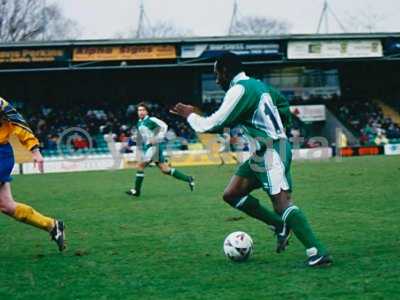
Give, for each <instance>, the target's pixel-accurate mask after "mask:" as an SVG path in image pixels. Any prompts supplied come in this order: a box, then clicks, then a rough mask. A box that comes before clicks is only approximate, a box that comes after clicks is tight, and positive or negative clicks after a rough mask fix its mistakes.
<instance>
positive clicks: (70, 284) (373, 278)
mask: <svg viewBox="0 0 400 300" xmlns="http://www.w3.org/2000/svg"><path fill="white" fill-rule="evenodd" d="M234 169H235V167H234V166H223V167H197V168H184V169H183V170H184V171H185V172H187V173H189V174H193V175H194V176H195V177H196V179H197V190H196V191H195V192H194V193H190V192H189V191H188V187H187V186H186V184H184V183H182V182H179V181H176V180H174V179H172V178H169V177H165V176H164V175H162V174H161V173H160V172H159V171H158V170H157V169H155V168H151V169H149V170H147V171H146V177H145V182H144V191H143V196H142V197H141V198H140V199H138V200H135V199H132V198H130V197H129V196H127V195H125V194H124V191H125V190H126V189H127V188H128V187H129V186H130V185H131V181H132V178H133V174H134V172H133V171H132V170H124V171H104V172H86V173H66V174H47V175H42V176H36V175H35V176H33V175H25V176H16V177H15V179H14V181H13V191H14V196H15V198H16V199H18V200H20V201H21V202H26V203H29V204H31V205H32V206H33V207H35V208H36V209H37V210H39V211H41V212H43V213H45V214H49V215H53V216H57V217H59V218H62V219H63V220H64V221H65V222H66V225H67V230H68V231H67V239H68V250H67V251H66V252H65V253H63V254H59V253H58V252H57V250H56V246H55V244H53V243H50V242H49V238H48V236H47V234H46V233H44V232H41V231H38V230H36V229H33V228H31V227H29V226H26V225H23V224H20V223H17V222H15V221H13V220H12V219H10V218H8V217H6V216H2V217H1V218H0V232H1V246H0V258H1V259H0V299H30V300H31V299H185V300H186V299H201V300H204V299H241V300H243V299H399V298H400V296H399V294H398V293H399V288H400V279H399V278H400V260H399V253H400V234H399V229H400V226H399V222H400V199H399V195H400V180H399V178H400V157H364V158H352V159H343V161H341V162H337V161H335V160H331V161H329V162H296V163H294V165H293V177H294V183H295V192H294V198H295V201H296V203H297V204H298V205H299V206H300V207H301V208H303V210H304V211H305V212H306V214H307V215H308V217H309V220H310V221H311V223H312V225H313V227H314V229H315V231H316V232H317V234H318V236H319V237H320V238H321V239H322V240H323V241H324V242H325V243H326V245H327V246H328V248H329V249H330V252H331V254H332V256H333V258H334V265H333V266H332V267H330V268H325V269H309V268H307V267H305V266H304V260H305V253H304V249H303V248H302V246H301V245H300V243H299V242H298V241H297V240H296V239H295V238H292V240H291V244H290V246H289V248H288V249H287V251H286V252H284V253H283V254H276V253H275V252H274V248H275V239H274V237H273V236H272V233H270V231H268V230H267V229H266V226H264V225H263V224H262V223H259V222H257V221H255V220H252V219H250V218H248V217H246V216H245V215H244V214H242V213H240V212H238V211H235V210H234V209H232V208H230V207H229V206H228V205H226V204H225V203H224V202H223V201H222V200H221V195H222V192H223V190H224V187H225V185H226V183H227V182H228V180H229V178H230V176H231V175H232V173H233V172H234ZM255 194H256V195H257V196H258V197H259V198H262V199H264V200H265V203H268V205H270V203H269V199H267V197H266V196H265V195H264V194H263V193H262V192H259V191H258V192H256V193H255ZM238 217H243V218H238ZM236 230H243V231H245V232H247V233H249V234H250V235H251V237H252V238H253V240H254V243H255V249H254V255H253V256H252V257H251V259H250V260H249V261H248V262H246V263H233V262H230V261H228V260H227V259H226V258H225V257H224V255H223V252H222V243H223V240H224V237H225V236H226V235H227V234H228V233H230V232H232V231H236Z"/></svg>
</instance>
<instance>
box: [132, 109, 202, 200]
mask: <svg viewBox="0 0 400 300" xmlns="http://www.w3.org/2000/svg"><path fill="white" fill-rule="evenodd" d="M137 113H138V117H139V121H138V123H137V125H136V127H137V130H138V138H137V141H136V146H137V147H136V149H137V153H138V154H139V156H138V163H137V171H136V179H135V187H134V188H132V189H130V190H129V191H127V192H126V193H127V194H128V195H131V196H135V197H138V196H140V194H141V190H142V185H143V180H144V169H145V168H146V167H147V166H148V165H149V164H150V163H151V162H155V163H156V164H157V166H158V168H159V169H160V170H161V172H162V173H163V174H165V175H170V176H172V177H174V178H176V179H178V180H182V181H185V182H187V183H188V185H189V188H190V190H191V191H193V189H194V179H193V177H192V176H188V175H186V174H184V173H183V172H181V171H179V170H177V169H175V168H170V166H169V165H168V163H167V160H166V158H165V156H164V149H165V142H164V140H165V135H166V133H167V130H168V125H167V124H166V123H165V122H164V121H162V120H160V119H158V118H156V117H151V116H150V115H149V113H150V108H149V107H148V105H147V104H146V103H143V102H142V103H139V104H138V106H137Z"/></svg>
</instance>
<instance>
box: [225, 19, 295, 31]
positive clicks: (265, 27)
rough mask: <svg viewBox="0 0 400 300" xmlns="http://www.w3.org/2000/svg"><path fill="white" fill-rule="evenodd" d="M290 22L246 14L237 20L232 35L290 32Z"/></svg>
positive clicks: (233, 25)
mask: <svg viewBox="0 0 400 300" xmlns="http://www.w3.org/2000/svg"><path fill="white" fill-rule="evenodd" d="M289 29H290V24H289V23H288V22H286V21H284V20H278V19H274V18H267V17H257V16H245V17H241V18H240V19H237V20H235V22H233V24H232V28H231V29H230V34H231V35H273V34H283V33H288V32H289Z"/></svg>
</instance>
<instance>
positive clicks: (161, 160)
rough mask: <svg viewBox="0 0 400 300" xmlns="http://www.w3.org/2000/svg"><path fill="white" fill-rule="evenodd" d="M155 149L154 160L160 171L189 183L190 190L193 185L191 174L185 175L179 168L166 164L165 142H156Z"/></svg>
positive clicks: (192, 188)
mask: <svg viewBox="0 0 400 300" xmlns="http://www.w3.org/2000/svg"><path fill="white" fill-rule="evenodd" d="M157 150H158V153H156V155H155V156H157V157H156V161H157V164H158V167H159V168H160V170H161V172H163V173H164V174H166V175H170V176H172V177H174V178H176V179H178V180H181V181H184V182H187V183H188V184H189V188H190V190H191V191H193V190H194V185H195V184H194V178H193V177H192V176H188V175H186V174H185V173H183V172H182V171H180V170H177V169H175V168H170V166H169V165H168V164H167V158H166V157H165V156H164V150H165V144H164V143H160V144H158V149H157Z"/></svg>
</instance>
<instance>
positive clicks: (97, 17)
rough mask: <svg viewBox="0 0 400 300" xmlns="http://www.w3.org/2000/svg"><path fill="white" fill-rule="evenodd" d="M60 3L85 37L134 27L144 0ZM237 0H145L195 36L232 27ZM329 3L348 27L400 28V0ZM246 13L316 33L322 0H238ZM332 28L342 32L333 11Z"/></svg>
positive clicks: (152, 13) (151, 13) (155, 14)
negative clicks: (361, 25) (371, 25)
mask: <svg viewBox="0 0 400 300" xmlns="http://www.w3.org/2000/svg"><path fill="white" fill-rule="evenodd" d="M47 1H48V2H57V3H60V4H61V6H62V8H63V9H64V13H65V14H66V16H67V17H69V18H71V19H73V20H75V21H76V22H77V23H78V24H79V27H80V29H81V36H80V38H84V39H104V38H114V37H116V36H117V35H118V34H126V33H127V32H129V31H134V30H135V29H136V27H137V23H138V18H139V3H140V1H139V0H47ZM233 2H234V0H144V6H145V11H146V14H147V16H148V18H149V19H150V21H151V22H156V21H170V22H172V23H174V24H175V25H176V26H177V27H182V28H184V29H185V30H189V31H191V32H192V33H193V35H196V36H218V35H224V34H226V32H227V29H228V26H229V21H230V18H231V15H232V7H233ZM329 3H330V7H331V8H332V10H333V11H334V13H335V14H336V15H337V16H338V17H339V19H340V20H341V22H342V23H343V24H344V25H345V26H346V27H347V29H348V30H349V31H354V29H355V28H356V26H359V24H360V23H365V22H369V20H372V21H371V22H372V23H374V24H375V28H376V29H377V30H378V31H392V32H394V31H399V32H400V18H399V16H398V15H399V12H400V0H379V1H373V0H330V1H329ZM238 4H239V12H240V15H242V16H247V15H257V16H267V17H274V18H279V19H283V20H286V21H288V22H289V23H290V24H291V33H315V31H316V29H317V24H318V19H319V16H320V14H321V10H322V5H323V0H274V1H272V0H238ZM329 25H330V26H329V27H330V31H331V32H340V29H339V26H337V24H336V23H335V21H334V19H333V17H332V16H330V18H329Z"/></svg>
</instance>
